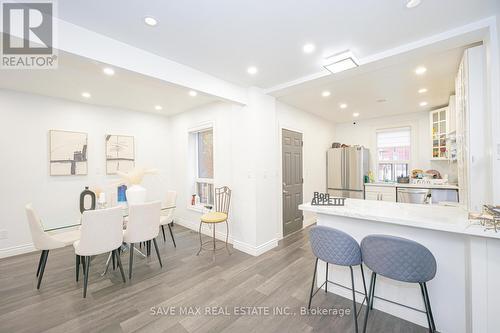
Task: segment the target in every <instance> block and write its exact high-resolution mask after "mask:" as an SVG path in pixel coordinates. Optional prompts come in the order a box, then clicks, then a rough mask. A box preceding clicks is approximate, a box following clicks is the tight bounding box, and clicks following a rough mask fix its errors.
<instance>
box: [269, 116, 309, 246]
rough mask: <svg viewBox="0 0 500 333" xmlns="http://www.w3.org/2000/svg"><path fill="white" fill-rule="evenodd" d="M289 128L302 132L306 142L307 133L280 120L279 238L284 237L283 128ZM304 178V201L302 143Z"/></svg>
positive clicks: (303, 198)
mask: <svg viewBox="0 0 500 333" xmlns="http://www.w3.org/2000/svg"><path fill="white" fill-rule="evenodd" d="M284 129H285V130H289V131H293V132H297V133H300V134H302V142H305V141H306V140H305V134H304V130H303V129H300V128H297V127H295V126H289V125H288V124H284V123H280V122H278V142H279V149H278V150H279V153H278V157H277V158H278V165H279V168H278V177H277V183H276V184H277V185H276V186H277V199H278V201H277V202H278V203H279V205H278V206H279V208H278V219H277V220H278V224H279V225H278V228H277V229H276V230H277V231H278V233H277V235H276V237H277V238H278V240H280V239H283V142H282V140H283V130H284ZM302 178H304V182H303V183H302V201H304V200H305V193H304V184H305V182H306V178H305V177H304V145H302ZM305 225H306V221H305V219H304V221H303V222H302V228H304V226H305Z"/></svg>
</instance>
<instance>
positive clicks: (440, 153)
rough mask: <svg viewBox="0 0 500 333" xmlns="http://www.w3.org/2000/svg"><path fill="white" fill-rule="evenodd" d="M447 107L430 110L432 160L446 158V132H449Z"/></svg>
mask: <svg viewBox="0 0 500 333" xmlns="http://www.w3.org/2000/svg"><path fill="white" fill-rule="evenodd" d="M449 118H450V115H449V112H448V107H444V108H441V109H438V110H434V111H431V112H430V113H429V121H430V127H431V142H432V156H431V159H432V160H447V159H448V143H447V139H448V134H449V123H450V121H449Z"/></svg>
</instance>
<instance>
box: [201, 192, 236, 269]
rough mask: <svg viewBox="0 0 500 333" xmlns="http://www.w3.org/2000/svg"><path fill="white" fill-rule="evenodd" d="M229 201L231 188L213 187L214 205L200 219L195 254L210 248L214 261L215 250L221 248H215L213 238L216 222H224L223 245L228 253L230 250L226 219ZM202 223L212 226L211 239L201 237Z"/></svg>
mask: <svg viewBox="0 0 500 333" xmlns="http://www.w3.org/2000/svg"><path fill="white" fill-rule="evenodd" d="M230 202H231V190H230V189H229V187H227V186H223V187H219V188H216V189H215V206H214V207H213V208H212V211H211V212H209V213H206V214H203V215H202V216H201V219H200V228H199V230H198V233H199V235H200V249H199V250H198V253H196V255H199V254H200V253H201V251H202V250H211V251H212V256H213V260H214V261H215V252H216V251H217V250H221V249H222V248H223V247H219V248H217V246H216V239H215V225H216V224H218V223H223V222H226V242H225V247H226V251H227V253H228V254H229V255H231V252H230V251H229V247H228V243H227V241H228V237H229V223H228V221H227V219H228V217H229V205H230ZM203 223H205V224H208V225H211V226H212V232H213V234H212V240H209V241H206V242H203V240H202V238H201V227H202V226H203ZM208 246H210V248H208Z"/></svg>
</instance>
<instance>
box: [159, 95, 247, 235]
mask: <svg viewBox="0 0 500 333" xmlns="http://www.w3.org/2000/svg"><path fill="white" fill-rule="evenodd" d="M240 109H241V107H240V106H237V105H233V104H229V103H213V104H210V105H207V106H203V107H199V108H196V109H193V110H190V111H186V112H183V113H179V114H177V115H174V116H172V117H170V118H169V126H168V132H169V136H170V138H171V143H172V144H171V155H170V160H169V164H170V172H169V179H170V182H169V183H170V186H171V188H172V189H174V190H176V191H177V208H176V212H175V216H176V217H177V218H178V223H180V224H183V225H185V226H187V227H190V228H194V229H197V228H198V225H199V221H200V216H201V214H202V213H201V212H198V211H195V210H193V209H192V207H191V195H192V194H193V193H194V183H193V180H194V177H195V172H194V170H193V169H192V161H193V158H194V156H195V152H194V151H192V150H190V149H189V146H190V144H189V132H190V131H191V130H193V129H194V128H197V127H200V126H203V125H212V126H213V131H214V132H213V133H214V139H213V140H214V141H213V143H214V185H215V186H216V187H220V186H228V187H230V188H231V189H232V190H233V197H232V200H231V201H232V206H231V210H230V221H231V223H232V224H233V223H239V221H238V218H237V216H238V213H237V210H236V211H235V210H234V206H235V203H236V204H237V202H238V200H244V195H242V192H243V191H238V190H237V189H235V188H234V184H233V158H232V147H233V145H232V142H233V136H234V135H237V133H233V118H234V117H235V113H236V112H238V110H240ZM216 230H217V231H218V233H219V235H223V234H224V233H225V226H222V225H221V226H217V229H216ZM231 233H232V231H231ZM232 234H233V233H232Z"/></svg>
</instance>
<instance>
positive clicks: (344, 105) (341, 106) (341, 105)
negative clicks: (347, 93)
mask: <svg viewBox="0 0 500 333" xmlns="http://www.w3.org/2000/svg"><path fill="white" fill-rule="evenodd" d="M339 106H340V108H341V109H347V104H346V103H340V104H339Z"/></svg>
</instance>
